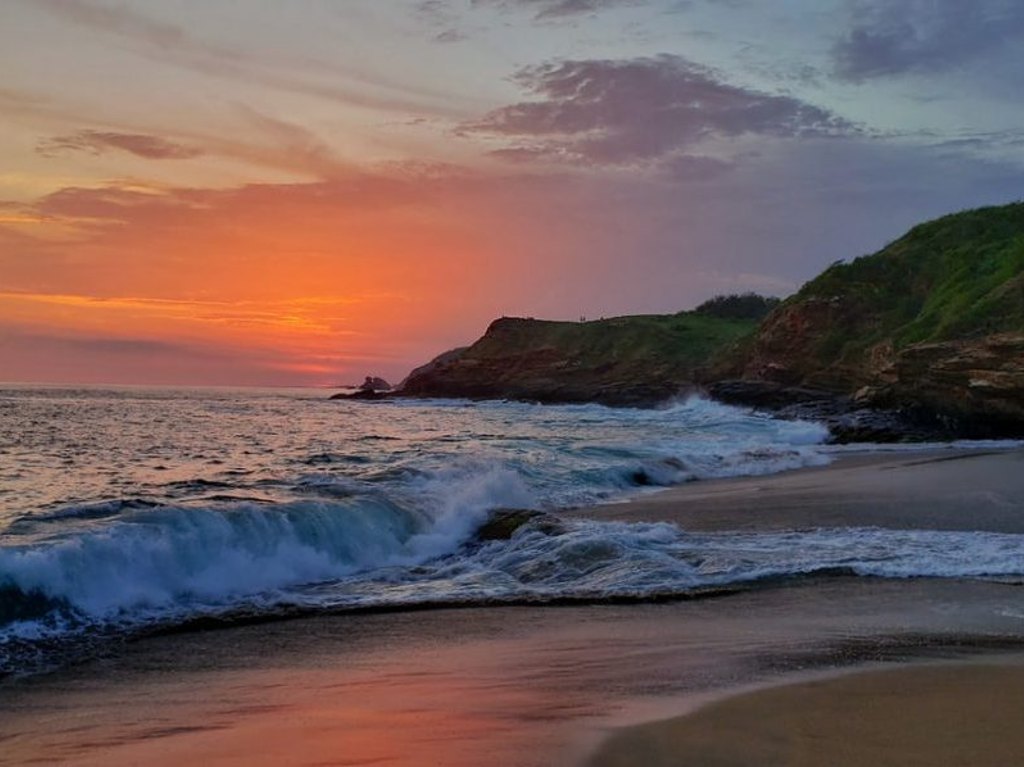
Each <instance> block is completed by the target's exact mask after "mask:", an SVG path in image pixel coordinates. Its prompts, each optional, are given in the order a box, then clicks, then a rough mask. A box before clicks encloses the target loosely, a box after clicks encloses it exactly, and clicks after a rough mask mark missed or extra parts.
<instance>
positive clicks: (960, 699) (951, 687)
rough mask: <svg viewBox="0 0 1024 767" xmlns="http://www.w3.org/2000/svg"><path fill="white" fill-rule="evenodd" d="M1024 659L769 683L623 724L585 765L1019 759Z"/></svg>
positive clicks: (975, 763) (803, 766)
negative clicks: (664, 717)
mask: <svg viewBox="0 0 1024 767" xmlns="http://www.w3.org/2000/svg"><path fill="white" fill-rule="evenodd" d="M1022 711H1024V666H1021V665H1017V664H1010V663H1004V664H1000V665H979V664H969V665H955V666H938V667H924V668H904V669H899V670H895V671H881V672H878V671H872V672H864V673H858V674H851V675H849V676H842V677H838V678H833V679H829V680H819V681H813V682H804V683H801V684H794V685H786V686H782V687H774V688H771V689H766V690H761V691H758V692H753V693H750V694H747V695H742V696H737V697H734V698H729V699H727V700H724V701H720V702H717V703H714V704H711V705H708V706H706V707H704V708H702V709H700V710H698V711H697V712H695V713H693V714H691V715H689V716H684V717H679V718H676V719H672V720H668V721H665V722H658V723H654V724H647V725H641V726H638V727H633V728H629V729H625V730H623V731H621V732H619V733H618V734H616V735H615V736H614V737H613V738H611V739H610V740H609V741H608V742H607V743H605V744H604V745H603V747H602V748H601V750H600V751H599V752H598V753H597V754H595V755H594V756H593V757H592V758H591V759H590V760H589V761H588V762H587V765H588V767H629V766H632V765H643V766H644V767H687V766H690V765H692V767H716V766H721V767H725V766H726V765H728V766H730V767H733V766H738V765H750V766H751V767H753V766H754V765H760V766H761V767H774V766H776V765H778V766H781V765H786V767H820V765H829V767H864V765H875V766H879V765H891V766H892V767H1006V766H1007V765H1014V764H1022V763H1024V727H1022V726H1021V724H1022V721H1021V716H1022V714H1021V712H1022Z"/></svg>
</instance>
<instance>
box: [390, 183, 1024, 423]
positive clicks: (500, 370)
mask: <svg viewBox="0 0 1024 767" xmlns="http://www.w3.org/2000/svg"><path fill="white" fill-rule="evenodd" d="M765 315H767V316H765ZM734 379H738V381H739V385H737V381H736V380H734ZM696 384H702V385H706V386H709V387H710V388H711V391H712V392H716V393H718V395H719V396H723V397H726V398H731V399H732V400H733V401H744V396H745V394H744V392H747V393H750V392H753V393H754V394H756V395H759V396H761V399H760V400H758V399H757V397H756V396H751V397H748V401H749V402H751V403H752V404H766V403H765V400H764V397H763V395H764V391H765V390H764V388H763V386H762V385H771V386H776V387H779V386H781V387H788V388H785V389H784V390H782V391H781V394H779V395H778V396H777V397H776V398H775V400H774V401H773V405H774V406H781V405H785V404H786V403H785V402H784V400H785V397H787V396H789V394H787V392H796V389H794V388H793V387H798V388H799V389H801V390H808V389H810V390H816V391H818V392H821V393H822V394H823V395H825V396H831V397H840V398H846V397H852V398H853V401H854V403H855V404H862V405H865V406H869V407H880V408H897V409H899V410H901V411H907V412H910V411H913V412H916V413H924V414H925V415H926V416H927V415H928V414H931V416H935V417H937V418H938V419H939V420H941V421H942V422H943V423H948V424H952V426H951V428H952V430H953V431H960V432H963V433H977V434H998V433H1024V203H1014V204H1012V205H1005V206H1002V207H992V208H982V209H978V210H972V211H966V212H963V213H957V214H953V215H949V216H945V217H943V218H940V219H937V220H935V221H931V222H929V223H926V224H921V225H920V226H917V227H915V228H914V229H912V230H911V231H910V232H908V233H907V234H906V235H904V236H903V237H901V238H900V239H898V240H896V241H895V242H893V243H892V244H890V245H888V246H887V247H885V248H883V249H882V250H881V251H879V252H878V253H875V254H874V255H870V256H864V257H862V258H858V259H856V260H854V261H852V262H850V263H836V264H833V265H832V266H831V267H829V268H828V269H826V270H825V271H824V272H823V273H822V274H820V275H819V276H818V277H816V278H814V279H813V280H811V281H810V282H808V283H807V284H805V285H804V286H803V287H802V288H801V289H800V290H799V291H798V292H797V293H796V294H795V295H793V296H791V297H790V298H788V299H786V300H785V301H784V302H781V303H779V302H777V301H776V300H774V299H771V300H767V299H763V298H760V297H757V296H751V295H747V296H730V297H719V298H716V299H712V300H711V301H708V302H707V303H705V304H703V305H702V306H700V307H698V308H697V309H696V310H694V311H690V312H680V313H679V314H673V315H640V316H634V317H616V318H613V319H607V320H605V319H602V320H598V321H594V322H547V321H541V320H533V319H517V318H502V319H500V320H496V321H495V322H494V323H492V324H491V326H490V327H489V328H488V329H487V332H486V333H485V334H484V336H483V337H482V338H481V339H480V340H478V341H477V342H476V343H475V344H473V345H472V346H470V347H466V348H464V349H457V350H453V351H451V352H447V353H445V354H444V355H441V357H438V358H437V359H436V360H434V361H433V362H431V363H429V364H427V365H424V366H423V367H421V368H418V369H417V370H415V371H413V373H412V374H411V375H410V376H409V378H408V379H407V380H406V382H405V384H404V387H403V389H402V391H401V395H403V396H428V397H429V396H438V397H474V398H509V399H524V400H532V401H538V402H600V403H604V404H609V405H647V404H653V403H655V402H657V401H659V400H664V399H666V398H668V397H671V396H673V395H675V394H678V393H679V392H681V391H685V390H686V389H687V388H691V387H693V386H694V385H696ZM758 386H762V388H761V389H760V390H758V388H757V387H758ZM727 391H728V392H731V395H730V396H727ZM776 391H778V390H776ZM773 396H775V395H773ZM799 396H801V397H806V396H807V392H806V391H801V392H799ZM931 416H929V417H931Z"/></svg>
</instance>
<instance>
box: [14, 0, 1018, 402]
mask: <svg viewBox="0 0 1024 767" xmlns="http://www.w3.org/2000/svg"><path fill="white" fill-rule="evenodd" d="M827 5H828V6H830V7H832V6H834V7H833V8H832V11H833V13H831V14H827V13H822V12H821V11H820V9H822V8H823V6H822V5H821V4H819V3H814V4H812V3H794V4H790V5H789V6H787V10H786V11H785V12H782V11H778V12H776V11H775V10H772V11H768V10H767V6H765V5H759V4H748V3H713V2H707V0H700V1H699V2H693V3H678V2H667V0H666V2H660V1H656V0H651V1H650V2H614V1H611V0H609V1H606V2H577V3H567V2H556V1H555V0H520V1H518V2H514V1H512V0H509V1H507V2H501V1H499V0H474V1H473V2H460V1H457V0H426V1H423V0H403V1H402V2H388V3H379V2H375V1H373V0H365V1H363V0H358V1H353V2H343V3H342V2H338V3H332V2H315V1H314V0H308V1H307V0H301V1H300V2H296V3H287V4H285V3H269V2H255V1H254V2H251V3H246V4H245V5H244V11H243V6H240V5H238V4H234V3H227V2H212V3H199V2H191V3H190V2H184V3H174V4H167V3H163V2H158V1H157V0H133V1H132V2H127V3H116V4H115V3H113V2H106V0H13V1H12V2H10V3H7V4H6V5H5V7H4V10H3V17H4V18H3V24H2V25H0V64H2V66H3V70H4V72H5V82H4V86H3V89H0V110H2V113H3V116H4V118H3V121H2V123H0V135H2V137H3V142H2V143H0V380H12V381H29V380H32V381H61V382H72V381H77V382H115V383H116V382H125V383H175V384H183V383H211V384H246V383H251V384H331V383H338V382H350V381H358V380H361V377H362V376H363V375H366V374H371V373H372V374H379V375H384V376H385V377H388V378H390V379H400V378H401V377H402V376H404V374H405V373H407V372H408V371H409V369H410V368H411V367H412V366H414V365H416V364H419V363H421V362H423V361H425V360H426V359H429V358H430V357H432V356H433V355H435V354H437V353H439V352H441V351H443V350H444V349H446V348H450V347H452V346H456V345H461V344H464V343H466V342H468V341H471V340H472V339H473V338H474V337H476V336H477V335H478V334H479V332H480V331H482V329H483V328H484V327H485V326H486V324H487V323H488V322H489V321H490V320H491V319H493V318H494V317H496V316H500V315H503V314H509V315H529V316H545V317H552V318H575V317H578V316H580V315H586V316H605V315H613V314H617V313H627V312H655V311H659V312H666V311H678V310H680V309H684V308H689V307H691V306H693V305H694V304H696V303H697V302H699V301H701V300H703V299H705V298H707V297H708V296H710V295H712V294H715V293H721V292H729V291H743V290H758V291H761V292H765V293H770V294H774V295H785V294H787V293H789V292H791V291H792V290H793V289H794V288H795V287H796V286H797V285H799V284H800V282H802V281H803V280H804V279H806V278H808V277H810V276H812V275H813V274H815V273H816V272H817V271H819V270H820V268H821V267H823V266H824V265H826V264H828V263H830V262H832V261H834V260H836V259H837V258H846V257H852V256H856V255H859V254H861V253H863V252H866V251H868V250H871V249H873V248H875V247H878V246H879V245H881V244H883V243H884V242H885V241H886V240H887V239H890V238H891V237H893V236H895V235H896V234H898V233H899V232H900V231H902V230H903V229H904V228H905V227H906V226H907V225H909V224H911V223H913V222H915V221H918V220H921V219H922V218H925V217H927V216H929V215H934V214H938V213H943V212H946V211H948V210H953V209H957V208H960V207H966V206H969V205H978V204H984V203H988V202H1001V201H1006V200H1007V199H1010V198H1012V197H1014V196H1019V194H1020V189H1021V188H1022V185H1021V181H1022V180H1024V173H1022V158H1021V155H1020V148H1019V147H1020V138H1019V135H1018V134H1017V133H1016V132H1015V131H1016V130H1017V128H1016V127H1015V126H1017V125H1019V124H1020V119H1021V114H1020V107H1019V103H1020V102H1019V100H1016V101H1013V100H1010V99H1008V98H1007V95H1008V93H1009V91H1010V90H1012V88H1014V87H1016V86H1013V85H1012V84H1011V83H1010V82H1009V81H1008V80H1007V81H1006V82H1000V81H999V80H998V79H993V78H992V77H987V78H986V82H985V84H984V86H983V87H979V86H978V84H977V80H976V79H975V75H976V73H977V72H978V71H980V70H978V69H977V68H976V66H975V65H976V64H978V62H979V61H981V60H982V59H985V60H986V61H988V60H990V59H992V58H993V57H1004V58H1005V59H1006V60H1007V61H1010V60H1011V59H1012V60H1014V61H1015V60H1016V58H1019V57H1020V53H1019V52H1017V51H1016V50H1015V49H1014V48H1013V47H1012V46H1009V45H1006V44H1005V41H1006V38H1005V37H1002V36H1000V35H1001V33H1000V32H999V31H998V30H997V29H996V27H994V26H992V25H988V26H984V25H983V26H978V27H977V28H976V29H975V28H974V27H969V26H965V25H967V24H968V22H965V21H961V22H959V28H961V33H962V34H963V35H967V34H968V33H972V34H974V33H976V36H977V35H982V34H986V35H989V36H990V39H988V43H989V45H987V46H986V47H983V46H981V45H980V44H979V45H977V46H973V47H972V44H971V45H969V43H971V40H973V38H971V40H964V41H961V42H962V43H963V44H962V45H960V46H959V47H955V46H951V45H950V46H947V49H948V51H949V55H950V56H959V57H960V60H959V61H958V65H957V67H956V68H955V69H954V68H947V67H945V66H944V65H943V64H942V63H941V62H939V61H937V60H935V59H933V58H930V54H929V51H930V50H931V48H929V47H928V45H927V44H928V40H927V37H926V35H927V34H936V35H947V36H948V35H952V34H953V31H951V30H949V29H945V28H944V27H934V25H933V26H932V27H927V28H925V27H922V29H921V31H920V34H921V37H920V40H918V41H917V43H918V44H919V45H918V48H914V49H912V50H911V49H908V51H909V52H908V53H907V56H912V58H910V59H907V58H905V57H904V58H903V59H899V58H897V57H895V54H894V58H893V59H892V61H890V62H889V64H890V66H889V69H888V70H886V71H875V69H870V68H865V66H864V65H863V62H861V60H860V59H858V58H857V56H858V50H857V49H856V47H855V44H856V42H857V40H859V39H861V38H859V37H858V36H857V34H856V32H857V31H858V29H859V30H861V31H862V32H863V31H864V30H866V32H865V33H871V32H872V30H875V28H874V27H872V26H871V25H872V24H875V25H876V26H877V25H880V24H887V23H890V22H889V21H886V19H887V18H888V17H885V15H884V14H883V13H882V12H881V11H879V10H878V9H875V10H874V11H872V8H873V7H874V5H875V4H873V3H857V2H846V0H832V2H830V3H828V4H827ZM897 5H899V4H897ZM908 5H913V4H910V3H908ZM939 5H942V4H939ZM872 13H874V15H872ZM892 13H894V14H895V13H897V11H893V12H892ZM1014 19H1016V16H1014ZM897 21H898V20H897ZM893 23H895V22H893ZM978 23H979V24H980V23H981V22H978ZM1002 28H1003V27H1000V29H1002ZM709 30H713V32H712V31H709ZM794 30H798V32H794ZM929 30H931V31H930V32H929ZM971 30H974V32H971ZM875 31H877V30H875ZM754 37H756V38H757V39H758V40H759V42H757V43H751V42H750V40H751V39H753V38H754ZM940 42H941V41H940ZM935 44H938V43H935ZM913 56H916V58H913ZM989 63H991V62H990V61H989ZM979 66H980V65H979ZM997 70H998V71H1002V72H1012V71H1014V68H1013V65H1012V63H1010V64H1007V65H1006V66H1004V67H999V68H993V67H989V68H988V69H986V70H985V71H986V72H987V73H988V74H991V72H992V71H997ZM909 93H913V94H916V96H915V98H917V101H916V102H915V103H911V102H908V100H907V95H908V94H909ZM964 115H971V117H970V119H969V120H968V119H965V118H964ZM908 179H913V180H912V181H908Z"/></svg>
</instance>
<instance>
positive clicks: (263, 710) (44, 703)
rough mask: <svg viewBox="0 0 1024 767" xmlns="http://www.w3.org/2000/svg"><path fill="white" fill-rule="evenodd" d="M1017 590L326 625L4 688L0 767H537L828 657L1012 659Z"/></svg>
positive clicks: (760, 596)
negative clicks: (32, 764)
mask: <svg viewBox="0 0 1024 767" xmlns="http://www.w3.org/2000/svg"><path fill="white" fill-rule="evenodd" d="M1022 603H1024V598H1022V596H1021V594H1020V587H1015V586H1007V585H1003V584H991V583H978V582H975V583H968V582H957V581H946V582H938V581H911V582H892V581H878V580H866V579H828V580H825V581H817V582H807V583H805V584H804V585H801V586H796V587H790V588H773V589H766V590H759V591H756V592H750V593H747V594H740V595H736V596H732V597H729V598H725V599H709V600H700V601H691V602H681V603H673V604H664V605H634V606H604V607H586V608H502V609H473V610H457V611H435V612H427V613H406V614H394V615H376V616H338V617H320V618H314V619H308V620H299V621H288V622H282V623H273V624H267V625H261V626H250V627H238V628H233V629H231V630H228V631H214V632H204V633H199V634H188V635H178V636H169V637H162V638H155V639H150V640H145V641H143V642H139V643H137V644H134V645H131V646H129V647H128V648H126V649H125V650H124V652H122V653H121V654H119V655H118V656H117V657H113V658H111V659H109V660H107V661H94V662H92V663H90V664H87V665H85V666H82V667H79V668H77V669H73V670H70V671H65V672H63V673H62V674H60V675H56V676H51V677H39V678H36V679H34V680H24V681H20V682H17V681H8V682H6V683H3V684H2V685H0V742H2V744H3V749H0V764H20V763H24V762H25V761H28V760H29V759H40V760H43V761H47V760H48V761H51V762H60V761H66V762H74V763H76V764H97V765H98V764H105V765H117V764H132V763H144V764H167V765H170V764H183V763H198V762H203V763H217V764H267V765H270V764H303V765H314V764H344V765H368V764H386V765H394V766H396V767H413V766H415V767H421V766H422V765H449V766H451V767H471V766H472V767H481V766H484V765H495V766H496V767H497V766H503V767H539V766H540V765H570V764H573V763H576V762H578V761H579V760H580V759H582V758H583V757H584V756H585V755H586V754H587V753H588V752H589V750H590V749H591V748H593V746H594V745H595V744H596V743H597V742H598V741H599V740H600V739H601V738H602V737H603V735H604V734H605V733H607V732H609V731H610V729H611V728H614V727H618V726H622V725H626V724H631V723H635V722H637V721H641V720H643V719H648V718H656V717H663V716H671V715H675V714H678V713H680V711H681V710H684V709H685V708H686V707H687V706H692V705H693V704H694V703H696V702H699V701H701V700H704V699H706V697H707V696H708V695H713V694H716V692H720V691H721V690H724V689H729V688H733V687H736V686H744V685H749V684H752V683H757V682H765V681H772V680H778V679H780V678H786V675H787V674H792V673H795V672H806V671H813V670H815V669H818V670H821V669H824V668H829V667H833V666H835V665H837V664H839V665H842V664H850V663H858V662H885V661H898V660H905V659H907V658H926V659H930V660H934V659H936V658H950V657H961V656H962V655H963V654H965V653H967V654H971V653H976V652H980V651H988V652H992V651H1003V652H1005V651H1007V650H1011V649H1013V648H1015V647H1017V646H1018V645H1019V642H1020V637H1021V635H1022V633H1024V632H1022V631H1021V629H1022V627H1024V613H1021V611H1020V605H1021V604H1022Z"/></svg>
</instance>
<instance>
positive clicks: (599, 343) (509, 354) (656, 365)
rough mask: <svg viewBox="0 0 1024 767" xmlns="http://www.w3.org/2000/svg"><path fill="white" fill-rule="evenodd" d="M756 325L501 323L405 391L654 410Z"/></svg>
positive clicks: (646, 318) (433, 365)
mask: <svg viewBox="0 0 1024 767" xmlns="http://www.w3.org/2000/svg"><path fill="white" fill-rule="evenodd" d="M755 326H756V323H755V321H753V320H751V319H745V318H736V317H720V316H711V315H708V314H703V313H699V312H682V313H680V314H674V315H640V316H633V317H615V318H611V319H602V320H596V321H592V322H549V321H543V320H534V319H521V318H515V317H503V318H501V319H499V320H495V321H494V322H493V323H491V326H490V327H489V328H487V332H486V333H484V335H483V337H482V338H480V340H478V341H477V342H476V343H474V344H473V345H472V346H470V347H467V348H464V349H456V350H453V351H451V352H446V353H445V354H443V355H441V356H440V357H438V358H437V359H435V360H433V361H432V362H430V363H428V364H427V365H424V366H422V367H420V368H417V369H416V370H415V371H413V372H412V373H411V374H410V376H409V377H408V378H407V379H406V380H405V381H404V382H403V384H402V385H401V387H400V393H401V395H402V396H412V397H470V398H478V399H485V398H505V399H520V400H529V401H534V402H548V403H554V402H598V403H602V404H606V405H651V404H656V403H658V402H661V401H664V400H666V399H668V398H670V397H673V396H675V395H678V394H680V393H682V392H685V391H686V390H688V389H691V388H693V385H694V380H695V378H696V376H697V374H698V371H699V370H700V369H701V368H703V367H705V366H707V364H708V363H709V361H710V360H711V358H712V357H713V356H714V355H715V354H716V353H717V352H719V351H720V350H721V349H722V348H723V347H725V346H727V345H729V344H731V343H734V342H735V341H736V340H738V339H739V338H741V337H743V336H745V335H749V334H750V332H751V331H752V330H753V329H754V327H755Z"/></svg>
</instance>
